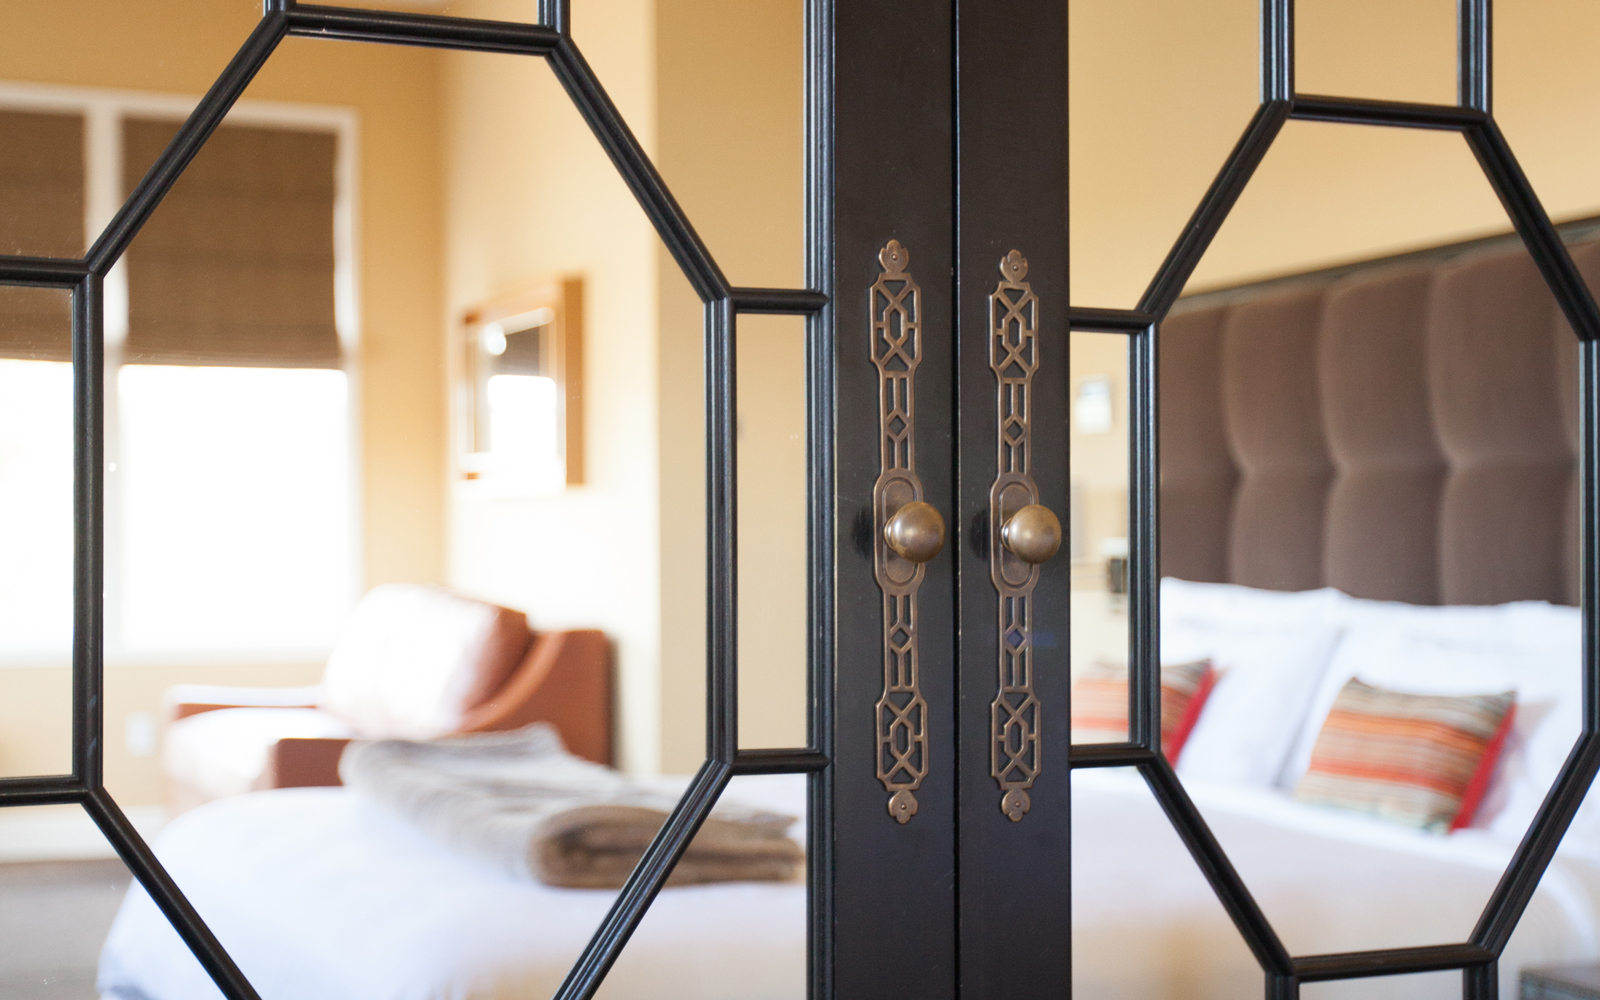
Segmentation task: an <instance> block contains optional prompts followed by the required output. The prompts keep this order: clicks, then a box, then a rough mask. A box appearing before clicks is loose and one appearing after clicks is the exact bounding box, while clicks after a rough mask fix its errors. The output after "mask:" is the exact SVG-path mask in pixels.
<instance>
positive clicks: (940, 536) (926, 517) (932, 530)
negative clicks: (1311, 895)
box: [883, 500, 944, 563]
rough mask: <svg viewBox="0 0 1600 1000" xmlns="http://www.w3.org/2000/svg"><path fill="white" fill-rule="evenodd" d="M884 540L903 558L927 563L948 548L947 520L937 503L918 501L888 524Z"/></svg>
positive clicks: (908, 505)
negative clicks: (946, 540) (940, 551)
mask: <svg viewBox="0 0 1600 1000" xmlns="http://www.w3.org/2000/svg"><path fill="white" fill-rule="evenodd" d="M883 540H884V541H885V542H887V543H889V548H891V549H893V550H894V551H895V553H896V554H897V555H899V556H900V557H901V558H902V559H908V560H910V561H911V562H914V563H925V562H927V561H928V560H929V559H932V558H933V557H934V556H936V555H938V554H939V550H940V549H941V548H943V547H944V518H943V517H941V516H940V515H939V510H938V508H937V507H935V506H934V505H933V504H931V503H926V502H924V501H922V500H914V501H912V502H911V503H908V504H906V505H905V506H904V507H901V508H900V509H899V510H897V511H895V512H894V515H893V516H892V517H890V518H889V520H888V521H886V522H884V525H883Z"/></svg>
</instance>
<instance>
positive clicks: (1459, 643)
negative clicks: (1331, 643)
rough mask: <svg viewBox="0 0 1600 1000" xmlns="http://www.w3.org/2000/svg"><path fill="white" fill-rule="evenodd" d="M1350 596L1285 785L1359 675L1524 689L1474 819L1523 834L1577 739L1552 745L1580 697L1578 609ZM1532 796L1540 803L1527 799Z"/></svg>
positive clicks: (1411, 687) (1480, 690) (1392, 685)
mask: <svg viewBox="0 0 1600 1000" xmlns="http://www.w3.org/2000/svg"><path fill="white" fill-rule="evenodd" d="M1350 604H1351V605H1352V607H1351V609H1350V611H1351V614H1350V619H1351V627H1350V628H1349V629H1348V630H1347V631H1346V632H1345V633H1344V636H1343V638H1342V639H1341V640H1340V641H1339V645H1338V648H1337V649H1336V650H1335V652H1334V654H1333V661H1332V663H1331V664H1330V665H1329V667H1328V670H1327V672H1326V674H1325V675H1324V676H1323V679H1322V684H1321V685H1320V688H1319V690H1318V691H1317V694H1316V697H1315V698H1314V699H1313V701H1312V703H1311V710H1310V712H1309V713H1308V715H1307V718H1306V725H1305V728H1304V730H1303V731H1302V732H1301V734H1300V737H1299V739H1298V740H1297V742H1296V745H1295V749H1294V753H1293V755H1292V756H1291V758H1290V760H1289V765H1288V767H1287V768H1285V770H1284V774H1283V780H1282V785H1283V786H1284V787H1285V788H1292V787H1293V786H1294V784H1295V783H1296V782H1297V781H1299V780H1300V776H1301V775H1303V774H1305V771H1306V768H1307V766H1308V765H1309V764H1310V761H1311V750H1312V747H1313V746H1314V745H1315V743H1316V739H1317V734H1318V733H1319V732H1320V731H1321V729H1322V723H1323V721H1324V720H1325V719H1326V718H1327V716H1328V710H1329V709H1330V708H1331V707H1332V706H1333V702H1334V699H1335V698H1336V697H1338V694H1339V690H1340V689H1341V688H1343V687H1344V685H1345V683H1346V682H1347V681H1348V680H1350V678H1352V677H1357V678H1360V679H1361V680H1363V681H1365V682H1367V683H1369V684H1373V685H1376V686H1378V687H1384V688H1389V689H1391V690H1395V691H1405V692H1409V693H1412V694H1450V695H1467V694H1490V693H1494V692H1498V691H1507V690H1515V691H1516V692H1517V715H1516V720H1515V722H1514V723H1513V726H1512V731H1511V733H1510V735H1509V736H1508V738H1507V740H1506V745H1505V747H1504V748H1503V749H1502V751H1501V757H1500V764H1499V766H1498V768H1497V770H1496V777H1495V779H1494V781H1493V782H1492V783H1491V785H1490V788H1489V792H1488V794H1487V795H1486V796H1485V798H1484V801H1483V803H1482V805H1481V806H1480V807H1479V809H1478V815H1477V818H1476V819H1475V820H1474V822H1473V824H1472V825H1473V826H1480V827H1481V826H1488V827H1489V828H1490V829H1491V830H1494V831H1495V832H1497V833H1505V834H1506V835H1509V836H1520V835H1521V827H1525V826H1526V825H1527V821H1528V819H1530V818H1531V817H1532V809H1533V808H1537V805H1538V800H1539V799H1540V798H1542V797H1543V795H1544V791H1545V790H1546V789H1548V788H1549V786H1550V782H1551V781H1552V780H1553V779H1554V777H1555V769H1556V768H1558V767H1559V766H1560V763H1561V759H1563V758H1564V757H1565V753H1566V749H1569V748H1570V747H1571V745H1572V740H1571V738H1566V746H1565V748H1562V749H1561V750H1559V751H1554V750H1552V749H1551V748H1550V747H1549V746H1548V744H1550V743H1552V742H1560V741H1561V740H1562V738H1563V737H1562V736H1561V735H1560V734H1555V733H1552V731H1551V727H1552V725H1554V726H1555V727H1556V728H1560V724H1559V723H1558V721H1557V720H1558V718H1559V717H1561V716H1562V715H1563V713H1564V711H1565V710H1566V709H1567V708H1568V707H1569V706H1575V705H1576V704H1577V695H1578V690H1579V686H1580V665H1581V662H1582V661H1581V645H1580V637H1581V619H1580V617H1579V615H1578V612H1577V610H1576V609H1575V608H1558V607H1554V606H1551V605H1547V604H1541V603H1534V602H1525V603H1518V604H1503V605H1498V606H1495V607H1486V608H1469V607H1441V608H1431V607H1416V606H1409V605H1396V604H1388V605H1381V606H1379V605H1377V602H1371V601H1354V600H1352V601H1351V602H1350ZM1571 736H1573V737H1575V736H1576V729H1575V728H1574V729H1573V730H1572V733H1571ZM1552 757H1554V763H1553V764H1551V763H1550V759H1551V758H1552ZM1530 797H1531V798H1532V803H1533V804H1532V806H1531V807H1529V806H1527V805H1526V803H1527V800H1528V799H1529V798H1530ZM1518 817H1520V819H1519V818H1518ZM1518 824H1520V826H1517V825H1518ZM1511 826H1517V829H1516V831H1515V832H1508V831H1509V828H1510V827H1511Z"/></svg>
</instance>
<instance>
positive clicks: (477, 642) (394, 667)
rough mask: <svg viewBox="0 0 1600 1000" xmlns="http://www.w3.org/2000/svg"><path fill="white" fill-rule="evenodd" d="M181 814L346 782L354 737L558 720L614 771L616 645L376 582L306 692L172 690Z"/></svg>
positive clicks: (428, 591) (171, 763) (166, 744)
mask: <svg viewBox="0 0 1600 1000" xmlns="http://www.w3.org/2000/svg"><path fill="white" fill-rule="evenodd" d="M165 700H166V724H165V726H164V730H163V745H162V770H163V773H164V776H165V778H166V789H167V801H168V805H169V806H170V807H171V808H172V809H173V811H174V812H181V811H183V810H185V809H189V808H193V807H194V806H197V805H200V804H201V803H204V802H207V801H210V800H211V799H216V798H222V797H224V796H228V795H237V794H240V793H243V792H248V791H252V790H258V789H266V788H286V787H294V786H303V785H337V784H339V770H338V768H339V755H340V754H341V753H342V752H343V751H344V747H345V744H347V743H349V742H350V741H351V740H352V739H380V738H394V737H399V738H407V739H426V738H431V737H437V736H448V735H450V734H453V733H471V732H485V731H490V730H503V729H515V728H517V727H519V726H524V725H527V724H528V723H531V722H549V723H552V724H553V725H555V727H556V728H557V729H559V730H560V732H561V737H562V739H563V740H565V741H566V744H567V746H568V748H569V749H570V750H571V751H572V752H573V753H575V754H578V755H579V756H582V757H586V758H588V759H590V760H594V761H598V762H600V763H607V764H609V763H610V762H611V650H610V644H609V643H608V642H607V640H606V638H605V636H604V635H603V634H601V633H600V632H596V631H588V630H585V631H569V632H537V633H536V632H534V631H532V630H531V629H530V628H529V627H528V619H527V616H526V615H524V614H523V613H522V612H520V611H512V610H510V609H509V608H502V607H498V606H496V605H493V604H488V603H485V602H483V601H478V600H473V599H471V598H468V597H464V596H462V595H460V594H455V593H452V592H450V591H448V590H444V589H442V588H436V587H417V586H407V585H399V584H391V585H387V586H382V587H377V588H374V589H373V590H372V591H370V592H369V593H368V594H367V595H366V597H364V598H363V599H362V600H361V603H360V604H359V605H358V606H357V607H356V610H355V612H354V614H353V615H352V616H351V619H350V622H349V624H348V625H347V626H346V627H345V630H344V633H343V634H342V635H341V636H340V639H339V641H338V644H337V645H336V646H335V648H334V650H333V654H332V655H331V656H330V657H329V659H328V664H327V667H326V668H325V669H324V671H323V676H322V682H321V683H320V684H317V685H314V686H312V687H303V688H244V687H220V686H213V685H198V684H184V685H179V686H176V687H173V688H170V689H168V691H167V692H166V699H165Z"/></svg>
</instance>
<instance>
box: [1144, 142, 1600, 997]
mask: <svg viewBox="0 0 1600 1000" xmlns="http://www.w3.org/2000/svg"><path fill="white" fill-rule="evenodd" d="M1490 234H1493V235H1490ZM1568 236H1569V238H1570V239H1571V240H1572V241H1573V254H1574V257H1575V260H1576V261H1577V263H1578V266H1579V269H1580V271H1584V273H1586V274H1591V273H1595V268H1596V264H1595V263H1594V262H1593V258H1594V257H1595V256H1596V251H1595V250H1594V249H1593V245H1592V240H1591V237H1590V236H1589V235H1587V230H1586V228H1585V227H1581V226H1580V227H1574V228H1572V229H1570V230H1569V232H1568ZM1160 351H1161V354H1160V359H1159V369H1160V379H1161V382H1160V387H1159V407H1160V420H1161V424H1160V434H1161V439H1160V460H1161V487H1160V489H1161V494H1160V500H1161V505H1160V506H1161V547H1160V553H1161V560H1162V575H1163V577H1164V579H1163V581H1162V585H1161V594H1160V597H1161V646H1162V659H1163V663H1164V664H1171V663H1173V662H1177V661H1185V660H1204V661H1209V663H1210V666H1211V669H1212V686H1211V687H1210V689H1209V691H1208V692H1207V696H1206V697H1205V699H1204V700H1203V702H1201V708H1200V711H1199V713H1198V717H1197V720H1196V722H1195V725H1194V727H1193V729H1192V731H1191V733H1190V735H1189V738H1188V740H1187V741H1186V742H1185V743H1184V744H1183V747H1182V751H1181V755H1174V754H1169V757H1176V760H1175V762H1174V763H1175V768H1176V771H1177V773H1178V775H1179V777H1180V778H1181V779H1182V781H1183V784H1184V787H1185V789H1186V790H1187V792H1188V794H1189V795H1190V797H1191V798H1192V799H1193V801H1194V803H1195V804H1196V806H1197V807H1198V809H1199V810H1200V812H1201V814H1202V815H1203V816H1204V818H1205V819H1206V821H1207V822H1208V824H1209V825H1210V827H1211V829H1212V832H1213V833H1214V834H1215V836H1216V838H1217V840H1218V841H1219V843H1220V844H1221V846H1222V847H1223V848H1224V849H1225V850H1226V852H1227V854H1228V856H1229V858H1230V859H1231V861H1232V863H1233V865H1234V867H1235V869H1236V870H1237V872H1238V874H1239V876H1240V878H1241V879H1242V880H1243V882H1244V884H1245V885H1246V886H1247V887H1248V888H1249V890H1250V891H1251V892H1252V893H1253V895H1254V897H1255V899H1256V901H1257V903H1258V904H1259V905H1260V907H1261V910H1262V912H1263V913H1264V914H1265V915H1266V917H1267V918H1268V920H1269V921H1271V923H1272V925H1273V927H1274V928H1275V930H1276V932H1277V934H1278V935H1279V936H1280V938H1281V939H1282V941H1283V944H1284V945H1285V947H1287V948H1288V949H1289V950H1290V951H1291V952H1292V953H1293V954H1296V955H1302V954H1317V953H1328V952H1343V951H1353V950H1363V949H1375V948H1394V947H1409V946H1422V945H1433V944H1443V943H1448V942H1454V941H1461V940H1464V939H1466V937H1467V936H1468V935H1469V934H1470V933H1471V931H1472V928H1473V926H1474V925H1475V924H1476V923H1477V921H1478V919H1479V915H1480V913H1481V912H1482V910H1483V907H1484V906H1485V905H1486V904H1487V903H1488V902H1489V900H1490V897H1491V893H1492V892H1493V889H1494V886H1495V884H1496V882H1497V881H1498V880H1499V878H1500V876H1501V873H1502V871H1503V866H1504V865H1505V864H1506V863H1507V862H1508V861H1509V859H1510V858H1511V856H1512V853H1513V852H1514V850H1515V848H1516V844H1517V842H1518V840H1519V839H1520V837H1521V836H1522V834H1523V832H1524V831H1525V830H1526V829H1527V827H1528V824H1529V822H1530V820H1531V817H1532V816H1533V811H1534V809H1535V808H1536V807H1534V806H1533V803H1534V802H1536V801H1540V800H1541V799H1542V797H1543V795H1544V794H1545V793H1546V792H1547V791H1548V789H1549V788H1550V785H1551V783H1552V782H1553V780H1554V778H1555V775H1556V771H1557V768H1558V767H1559V764H1557V763H1556V761H1557V760H1560V759H1564V758H1565V754H1566V753H1567V751H1568V750H1570V748H1571V746H1572V745H1573V743H1574V742H1575V740H1576V738H1577V735H1576V734H1577V732H1578V728H1577V725H1576V721H1577V719H1578V715H1577V714H1576V713H1577V711H1578V706H1579V701H1580V696H1579V693H1578V678H1579V676H1580V664H1581V655H1580V644H1579V636H1580V634H1581V627H1580V616H1579V613H1578V611H1577V608H1576V590H1575V589H1574V584H1575V581H1576V579H1577V578H1576V576H1575V575H1574V574H1575V564H1574V563H1573V558H1574V557H1575V554H1576V553H1577V552H1578V551H1579V549H1578V543H1577V534H1576V532H1577V520H1576V511H1577V506H1576V497H1577V493H1576V479H1575V478H1574V476H1575V471H1576V456H1577V442H1578V420H1577V415H1578V410H1577V404H1576V399H1577V395H1576V393H1577V387H1578V376H1577V372H1578V367H1577V344H1576V338H1575V337H1574V336H1573V335H1572V333H1571V331H1570V329H1569V328H1568V327H1567V325H1566V322H1565V320H1564V319H1563V318H1562V315H1561V311H1560V309H1559V308H1558V306H1557V304H1556V301H1555V299H1554V297H1553V296H1552V294H1551V292H1550V290H1549V288H1548V286H1547V284H1546V283H1545V282H1544V280H1543V278H1542V277H1541V276H1540V273H1539V271H1538V268H1537V267H1536V266H1535V265H1534V263H1533V260H1532V258H1531V257H1530V256H1529V254H1528V252H1527V250H1526V248H1525V247H1524V246H1523V244H1522V243H1521V242H1520V241H1519V240H1518V239H1517V238H1516V237H1514V236H1512V235H1511V234H1510V225H1509V222H1508V220H1507V219H1506V217H1505V215H1504V212H1503V210H1502V209H1501V208H1500V206H1499V204H1498V201H1497V199H1496V197H1495V195H1494V191H1493V189H1492V188H1491V186H1490V185H1489V183H1488V181H1487V180H1486V179H1485V178H1484V176H1483V174H1482V171H1481V169H1480V168H1479V166H1478V163H1477V162H1476V160H1475V159H1474V157H1473V155H1472V153H1471V151H1470V149H1468V148H1467V146H1466V144H1465V143H1463V142H1462V141H1461V140H1460V138H1459V137H1457V136H1452V135H1448V134H1444V133H1423V132H1408V131H1402V130H1392V129H1359V128H1353V127H1346V126H1331V125H1311V124H1309V123H1307V124H1304V125H1302V123H1297V122H1293V123H1290V124H1289V125H1288V126H1287V127H1286V128H1285V130H1284V132H1283V135H1282V136H1281V137H1280V140H1279V142H1278V143H1277V144H1275V145H1274V147H1273V149H1272V150H1271V151H1270V152H1269V153H1268V154H1267V157H1266V159H1265V160H1264V161H1263V163H1262V165H1261V168H1260V169H1259V171H1258V174H1257V176H1256V177H1255V178H1254V180H1253V181H1252V184H1251V186H1250V187H1249V188H1248V189H1247V190H1246V192H1245V194H1244V195H1243V197H1241V199H1240V202H1239V205H1238V208H1237V209H1236V210H1235V212H1234V214H1233V215H1232V216H1231V217H1230V218H1229V219H1228V221H1227V222H1226V223H1225V224H1224V226H1223V230H1222V232H1221V233H1219V235H1218V238H1217V240H1216V242H1215V243H1214V244H1213V246H1212V247H1211V250H1210V251H1209V252H1208V254H1207V257H1206V259H1205V260H1204V261H1202V262H1201V265H1200V267H1199V268H1198V269H1197V270H1196V272H1195V277H1194V279H1193V281H1192V282H1191V288H1190V289H1189V291H1188V294H1186V296H1185V298H1184V299H1181V300H1180V301H1179V303H1178V305H1177V307H1176V308H1175V309H1174V310H1173V312H1172V313H1171V314H1170V315H1169V316H1168V317H1167V318H1166V320H1165V321H1164V322H1163V324H1162V326H1161V331H1160ZM1513 483H1514V484H1515V485H1513ZM1488 522H1492V524H1493V526H1492V527H1491V526H1490V525H1489V523H1488ZM1512 538H1515V539H1516V541H1515V542H1512V541H1511V539H1512ZM1497 734H1499V735H1497ZM1558 747H1559V748H1560V749H1557V748H1558ZM1592 839H1593V837H1592V831H1590V830H1589V829H1588V828H1587V827H1575V828H1574V831H1573V833H1572V834H1570V835H1569V836H1568V838H1567V841H1566V844H1565V846H1564V847H1563V849H1562V852H1560V853H1561V855H1564V856H1565V857H1568V858H1571V859H1573V860H1572V861H1570V862H1568V861H1564V860H1562V858H1561V856H1558V859H1557V862H1556V868H1557V870H1561V869H1563V868H1564V867H1565V866H1566V865H1567V864H1578V863H1582V862H1579V861H1577V859H1578V858H1579V857H1580V856H1581V855H1582V852H1583V851H1585V850H1588V849H1590V846H1591V845H1590V841H1591V840H1592ZM1475 859H1481V860H1475ZM1551 886H1552V883H1551V881H1550V880H1549V879H1548V878H1547V881H1546V883H1545V886H1544V888H1542V889H1541V890H1540V892H1539V893H1537V894H1536V895H1535V900H1534V902H1533V903H1532V904H1531V906H1532V907H1533V908H1535V909H1542V908H1544V907H1557V906H1558V905H1559V904H1557V902H1556V900H1555V898H1554V893H1552V892H1551ZM1532 912H1533V911H1532V909H1530V916H1529V919H1528V921H1525V922H1524V924H1523V931H1522V934H1523V935H1524V936H1522V937H1519V938H1517V939H1516V940H1515V941H1514V943H1513V945H1512V946H1511V947H1510V948H1509V949H1508V951H1507V952H1506V955H1505V957H1504V959H1503V960H1502V963H1501V965H1500V972H1501V980H1502V981H1501V989H1502V990H1505V991H1509V990H1511V989H1512V988H1513V985H1514V981H1515V975H1516V971H1517V969H1518V968H1520V967H1521V966H1522V965H1524V964H1528V963H1531V962H1535V961H1539V960H1542V959H1541V958H1540V957H1538V955H1537V948H1538V947H1539V944H1537V943H1536V941H1542V942H1543V943H1544V944H1546V945H1548V946H1550V947H1552V948H1554V949H1555V950H1556V951H1558V952H1561V953H1562V954H1564V955H1565V954H1568V952H1567V951H1566V949H1567V948H1568V947H1569V945H1568V944H1566V943H1565V942H1566V941H1567V940H1568V938H1566V937H1565V935H1566V934H1568V933H1569V931H1567V930H1563V931H1561V932H1558V933H1551V932H1549V931H1547V932H1546V934H1545V936H1543V937H1542V938H1541V937H1539V936H1538V935H1537V934H1536V933H1535V932H1534V931H1532V929H1531V928H1532V927H1533V926H1534V925H1533V920H1534V919H1536V918H1534V917H1533V916H1532ZM1547 912H1553V910H1551V911H1547ZM1398 913H1404V917H1403V919H1386V918H1385V916H1384V915H1386V914H1398ZM1557 920H1558V923H1559V922H1560V921H1559V918H1557ZM1562 926H1566V925H1562ZM1459 981H1460V980H1459V975H1455V976H1454V978H1453V981H1452V977H1451V976H1444V975H1440V976H1437V977H1435V978H1433V979H1410V978H1406V977H1402V978H1395V979H1380V980H1375V981H1372V982H1365V981H1362V982H1359V983H1355V982H1352V983H1350V984H1346V986H1345V987H1343V988H1342V989H1344V990H1345V991H1344V992H1340V991H1339V990H1332V991H1331V992H1330V991H1327V990H1324V991H1323V994H1324V995H1329V996H1332V995H1341V996H1356V995H1361V996H1368V995H1379V996H1401V995H1420V994H1418V993H1416V992H1413V991H1415V990H1421V989H1427V988H1432V987H1433V986H1435V985H1443V986H1444V987H1445V988H1449V989H1455V990H1459Z"/></svg>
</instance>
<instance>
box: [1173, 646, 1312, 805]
mask: <svg viewBox="0 0 1600 1000" xmlns="http://www.w3.org/2000/svg"><path fill="white" fill-rule="evenodd" d="M1338 634H1339V633H1338V630H1337V629H1336V628H1334V627H1331V626H1318V625H1306V626H1302V627H1299V628H1288V629H1265V628H1260V627H1257V628H1254V629H1246V628H1243V627H1238V626H1234V627H1228V626H1224V627H1212V626H1208V625H1202V624H1199V623H1194V622H1173V621H1169V620H1167V619H1166V617H1165V616H1164V615H1163V619H1162V625H1161V650H1162V658H1163V659H1165V660H1167V661H1169V662H1172V661H1185V660H1195V659H1201V658H1206V659H1210V660H1211V662H1212V663H1213V664H1214V665H1215V669H1216V671H1217V681H1216V685H1215V687H1214V688H1213V690H1212V691H1211V695H1210V697H1209V698H1207V699H1206V706H1205V711H1204V712H1203V713H1201V715H1200V718H1199V720H1198V721H1197V722H1196V723H1195V727H1194V730H1193V732H1191V733H1190V734H1189V740H1188V742H1187V743H1186V744H1185V746H1184V751H1183V763H1182V765H1181V767H1180V768H1179V772H1178V773H1179V774H1180V775H1181V776H1182V777H1184V778H1185V779H1188V780H1198V781H1209V782H1222V783H1226V784H1233V785H1244V786H1250V787H1259V788H1270V787H1272V786H1273V784H1274V783H1275V782H1276V781H1277V780H1278V777H1279V775H1280V774H1281V773H1282V771H1283V767H1284V763H1285V761H1286V760H1287V759H1288V757H1289V753H1290V751H1291V750H1292V749H1293V748H1294V743H1295V738H1296V737H1297V736H1298V735H1299V733H1300V727H1301V725H1302V724H1303V723H1304V721H1305V717H1306V712H1307V710H1308V708H1309V707H1310V704H1311V698H1312V696H1313V695H1314V694H1315V693H1316V691H1317V687H1318V684H1319V683H1320V682H1321V680H1322V674H1323V671H1324V670H1326V668H1327V664H1328V659H1329V657H1330V655H1331V653H1332V650H1333V646H1334V644H1335V641H1336V640H1337V638H1338Z"/></svg>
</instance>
